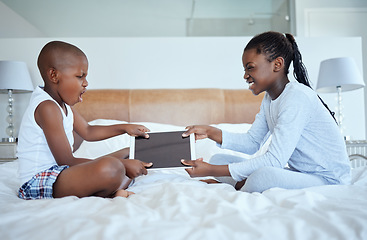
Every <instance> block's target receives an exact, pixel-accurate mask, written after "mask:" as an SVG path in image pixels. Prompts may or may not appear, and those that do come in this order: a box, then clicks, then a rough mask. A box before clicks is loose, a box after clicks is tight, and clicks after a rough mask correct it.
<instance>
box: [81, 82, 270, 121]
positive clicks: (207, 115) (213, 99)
mask: <svg viewBox="0 0 367 240" xmlns="http://www.w3.org/2000/svg"><path fill="white" fill-rule="evenodd" d="M262 98H263V94H262V95H260V96H254V95H253V94H252V93H251V91H249V90H224V89H146V90H135V89H134V90H125V89H124V90H123V89H121V90H110V89H104V90H88V91H87V92H86V93H85V94H84V95H83V102H82V103H78V104H76V105H75V106H74V109H75V110H77V111H78V112H79V113H80V114H81V115H82V116H83V117H84V118H85V119H86V120H87V121H91V120H94V119H115V120H122V121H127V122H156V123H167V124H174V125H179V126H187V125H191V124H216V123H252V122H253V121H254V119H255V115H256V113H257V112H259V110H260V104H261V101H262Z"/></svg>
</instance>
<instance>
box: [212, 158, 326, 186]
mask: <svg viewBox="0 0 367 240" xmlns="http://www.w3.org/2000/svg"><path fill="white" fill-rule="evenodd" d="M242 161H246V159H244V158H241V157H237V156H232V155H227V154H216V155H214V156H213V157H212V158H211V159H210V160H209V163H210V164H213V165H228V164H231V163H236V162H242ZM217 179H218V180H219V181H220V182H223V183H228V184H231V185H232V186H234V185H235V184H236V181H235V180H234V179H233V178H232V177H217ZM327 184H330V183H328V181H327V180H326V179H324V178H323V177H321V176H317V175H313V174H307V173H301V172H298V171H297V170H294V169H289V168H284V169H282V168H276V167H271V166H269V167H262V168H259V169H257V170H256V171H254V172H253V173H251V174H250V176H248V177H247V180H246V183H245V185H244V186H243V187H242V188H241V191H244V192H263V191H265V190H268V189H270V188H273V187H279V188H285V189H300V188H307V187H313V186H320V185H327Z"/></svg>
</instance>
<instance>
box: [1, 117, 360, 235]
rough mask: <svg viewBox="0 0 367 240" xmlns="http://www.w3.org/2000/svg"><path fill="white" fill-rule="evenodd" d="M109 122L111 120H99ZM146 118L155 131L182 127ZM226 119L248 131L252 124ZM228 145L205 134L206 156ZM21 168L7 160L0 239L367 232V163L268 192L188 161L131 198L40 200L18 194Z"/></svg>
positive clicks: (115, 143) (92, 150)
mask: <svg viewBox="0 0 367 240" xmlns="http://www.w3.org/2000/svg"><path fill="white" fill-rule="evenodd" d="M106 122H107V123H111V121H102V120H99V121H95V122H94V123H103V124H104V123H106ZM146 125H147V127H149V128H151V130H153V131H156V130H178V129H180V127H176V126H169V125H161V124H149V123H146ZM219 127H221V128H226V129H227V130H236V131H247V129H248V127H249V126H247V125H243V124H242V125H229V124H224V125H220V126H219ZM121 145H125V146H127V145H128V138H127V137H125V136H121V137H117V138H114V139H111V140H108V141H103V142H99V143H83V145H82V146H81V148H80V149H79V150H78V152H77V153H76V155H78V156H85V157H95V156H98V155H100V154H104V153H106V152H108V151H113V150H114V149H118V148H120V147H123V146H121ZM265 150H266V144H265V146H264V147H263V149H262V150H261V151H265ZM222 151H223V150H220V149H219V148H217V147H216V146H215V144H214V143H213V142H210V141H209V140H208V141H206V140H203V141H198V142H197V155H198V156H203V157H204V158H205V159H208V158H210V156H211V155H212V154H215V153H217V152H222ZM261 151H260V152H259V153H258V154H261ZM231 154H235V153H231ZM245 157H249V156H245ZM17 168H18V162H17V161H15V162H11V163H6V164H2V165H0V231H1V235H0V239H200V240H203V239H221V240H223V239H297V240H298V239H300V240H302V239H312V240H315V239H367V167H359V168H355V169H352V177H353V180H352V185H349V186H321V187H312V188H307V189H301V190H285V189H280V188H273V189H270V190H268V191H265V192H264V193H262V194H259V193H252V194H250V193H245V192H238V191H235V190H234V189H233V188H232V187H231V186H229V185H226V184H211V185H207V184H205V183H202V182H200V181H198V180H197V179H191V178H190V177H189V176H188V175H187V174H186V172H185V171H184V169H176V170H159V171H157V170H149V174H148V175H147V176H143V177H140V178H137V179H136V182H135V184H134V185H133V186H132V187H130V189H129V190H131V191H133V192H135V193H136V194H135V195H133V196H131V197H129V198H127V199H125V198H114V199H103V198H98V197H87V198H82V199H79V198H77V197H66V198H62V199H48V200H32V201H25V200H21V199H18V198H17V196H16V192H17V189H18V187H19V184H20V183H19V181H18V179H17V177H16V176H17Z"/></svg>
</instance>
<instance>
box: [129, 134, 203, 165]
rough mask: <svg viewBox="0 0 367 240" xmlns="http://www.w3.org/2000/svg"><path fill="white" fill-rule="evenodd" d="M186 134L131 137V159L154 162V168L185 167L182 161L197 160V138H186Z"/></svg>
mask: <svg viewBox="0 0 367 240" xmlns="http://www.w3.org/2000/svg"><path fill="white" fill-rule="evenodd" d="M184 132H185V131H175V132H148V134H149V138H143V137H131V141H130V157H129V158H130V159H138V160H141V161H144V162H147V163H150V162H152V163H153V166H152V168H175V167H184V166H183V165H182V164H181V159H188V160H190V159H191V160H194V159H196V154H195V136H194V134H191V135H190V136H189V137H185V138H184V137H182V133H184Z"/></svg>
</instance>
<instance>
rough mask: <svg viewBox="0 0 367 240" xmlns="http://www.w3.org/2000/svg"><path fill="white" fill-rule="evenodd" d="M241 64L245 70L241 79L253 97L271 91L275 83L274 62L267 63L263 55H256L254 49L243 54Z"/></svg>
mask: <svg viewBox="0 0 367 240" xmlns="http://www.w3.org/2000/svg"><path fill="white" fill-rule="evenodd" d="M242 63H243V67H244V69H245V75H244V76H243V78H244V79H245V80H246V82H247V83H248V84H249V89H250V90H251V91H252V93H253V94H254V95H258V94H260V93H261V92H263V91H268V90H269V89H271V87H272V86H273V84H274V82H275V75H274V71H273V69H274V62H269V61H268V60H267V59H266V57H265V55H264V54H258V53H256V49H249V50H246V51H245V52H244V53H243V55H242Z"/></svg>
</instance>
